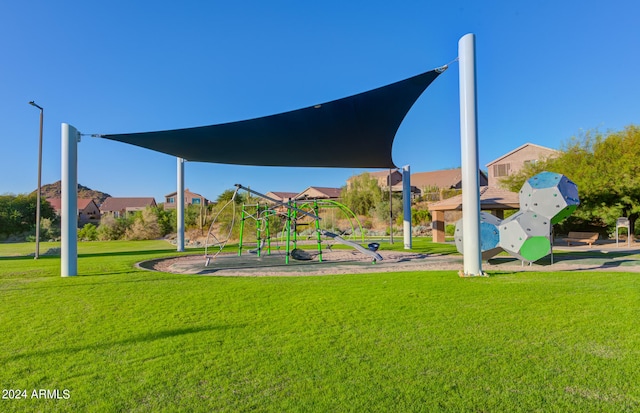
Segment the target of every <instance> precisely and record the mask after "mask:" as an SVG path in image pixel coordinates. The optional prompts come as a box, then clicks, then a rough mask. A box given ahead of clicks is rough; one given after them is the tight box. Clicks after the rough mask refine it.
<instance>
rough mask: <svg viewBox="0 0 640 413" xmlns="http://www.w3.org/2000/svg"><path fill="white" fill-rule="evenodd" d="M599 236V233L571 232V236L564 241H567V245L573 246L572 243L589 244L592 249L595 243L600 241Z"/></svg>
mask: <svg viewBox="0 0 640 413" xmlns="http://www.w3.org/2000/svg"><path fill="white" fill-rule="evenodd" d="M598 236H599V234H598V233H597V232H578V231H570V232H569V235H567V237H566V238H564V240H565V241H567V245H571V243H572V242H573V243H576V242H584V243H586V244H589V247H591V246H592V245H593V243H594V242H596V241H597V240H598Z"/></svg>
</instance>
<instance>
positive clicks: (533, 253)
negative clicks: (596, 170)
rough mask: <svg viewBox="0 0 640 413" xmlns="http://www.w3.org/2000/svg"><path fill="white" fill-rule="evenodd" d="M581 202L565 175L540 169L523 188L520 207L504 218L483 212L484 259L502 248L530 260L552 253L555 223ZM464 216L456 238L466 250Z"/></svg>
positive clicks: (459, 249) (458, 246)
mask: <svg viewBox="0 0 640 413" xmlns="http://www.w3.org/2000/svg"><path fill="white" fill-rule="evenodd" d="M579 204H580V199H579V197H578V187H577V185H576V184H575V183H573V182H572V181H571V180H570V179H569V178H567V177H566V176H564V175H562V174H559V173H555V172H546V171H545V172H541V173H539V174H537V175H535V176H533V177H531V178H529V179H528V180H527V181H526V182H525V183H524V185H522V188H521V189H520V211H518V212H517V213H515V214H513V215H512V216H510V217H509V218H507V219H505V220H500V219H499V218H497V217H495V216H493V215H491V214H489V213H486V212H481V213H480V250H481V252H482V258H483V259H489V258H491V257H493V256H495V255H497V254H498V253H500V252H501V251H506V252H508V253H509V254H510V255H512V256H514V257H516V258H518V259H520V260H522V261H527V262H533V261H537V260H539V259H541V258H543V257H545V256H547V255H549V254H550V253H551V246H552V239H551V237H552V227H553V224H557V223H559V222H561V221H562V220H564V219H565V218H567V217H568V216H569V215H571V214H572V213H573V211H575V209H576V208H577V206H578V205H579ZM463 230H464V229H463V227H462V220H459V221H458V222H457V223H456V230H455V241H456V247H457V249H458V251H459V252H460V253H462V252H463V248H462V245H463V237H462V233H463Z"/></svg>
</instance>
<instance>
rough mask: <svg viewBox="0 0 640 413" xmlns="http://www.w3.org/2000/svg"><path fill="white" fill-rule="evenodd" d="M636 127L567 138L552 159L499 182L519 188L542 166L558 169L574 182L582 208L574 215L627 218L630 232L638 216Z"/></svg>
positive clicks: (603, 220)
mask: <svg viewBox="0 0 640 413" xmlns="http://www.w3.org/2000/svg"><path fill="white" fill-rule="evenodd" d="M638 159H640V128H639V127H638V126H634V125H631V126H627V127H626V128H624V129H623V130H622V131H619V132H609V133H608V134H607V135H603V134H601V133H600V132H598V131H590V132H587V133H585V134H584V135H583V136H582V137H580V138H576V137H573V138H571V139H570V140H569V142H568V143H567V144H565V145H564V148H563V150H562V152H561V153H560V155H559V156H558V157H557V158H554V159H548V160H546V161H540V162H537V163H535V164H530V165H528V166H526V167H525V168H523V169H522V170H520V171H519V172H518V173H517V174H514V175H512V176H510V177H508V178H507V179H504V180H503V181H502V183H503V185H504V186H505V187H506V188H508V189H510V190H512V191H519V190H520V187H521V186H522V184H523V183H524V181H525V180H526V179H528V178H529V177H531V176H533V175H535V174H536V173H538V172H541V171H543V170H547V171H551V172H557V173H561V174H563V175H565V176H567V177H568V178H569V179H571V180H572V181H573V182H575V183H576V184H577V185H578V192H579V194H580V207H579V208H578V209H577V210H576V212H575V213H574V215H575V216H576V217H578V218H581V219H583V220H585V221H590V222H592V223H595V224H598V223H600V224H601V225H605V226H608V227H610V228H611V227H613V226H615V220H616V218H618V217H622V216H626V217H628V218H629V222H630V227H631V233H634V229H635V222H636V220H637V219H638V217H639V216H640V163H639V162H638Z"/></svg>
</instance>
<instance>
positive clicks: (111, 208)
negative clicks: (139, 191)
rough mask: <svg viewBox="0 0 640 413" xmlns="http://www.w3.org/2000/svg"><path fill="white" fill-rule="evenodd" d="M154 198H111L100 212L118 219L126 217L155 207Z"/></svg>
mask: <svg viewBox="0 0 640 413" xmlns="http://www.w3.org/2000/svg"><path fill="white" fill-rule="evenodd" d="M156 205H157V204H156V200H155V199H154V198H116V197H109V198H107V199H105V200H104V202H103V203H102V205H100V212H101V213H102V214H103V215H104V214H110V215H113V216H114V217H116V218H120V217H124V216H126V215H127V214H128V213H132V212H136V211H142V210H144V209H145V208H147V207H155V206H156Z"/></svg>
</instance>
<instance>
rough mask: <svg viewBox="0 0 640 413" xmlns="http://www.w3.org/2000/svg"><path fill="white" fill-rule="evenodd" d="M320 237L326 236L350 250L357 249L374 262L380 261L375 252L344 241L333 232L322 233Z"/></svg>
mask: <svg viewBox="0 0 640 413" xmlns="http://www.w3.org/2000/svg"><path fill="white" fill-rule="evenodd" d="M322 235H326V236H327V237H330V238H333V239H334V240H336V241H337V242H339V243H340V244H344V245H348V246H350V247H352V248H355V249H357V250H358V251H360V252H361V253H363V254H366V255H370V256H371V257H372V258H373V261H374V262H375V261H382V255H380V254H378V253H377V252H375V251H371V250H370V249H368V248H365V247H363V246H362V245H360V244H357V243H355V242H352V241H347V240H346V239H344V238H342V237H341V236H339V235H338V234H334V233H333V232H329V231H322Z"/></svg>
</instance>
